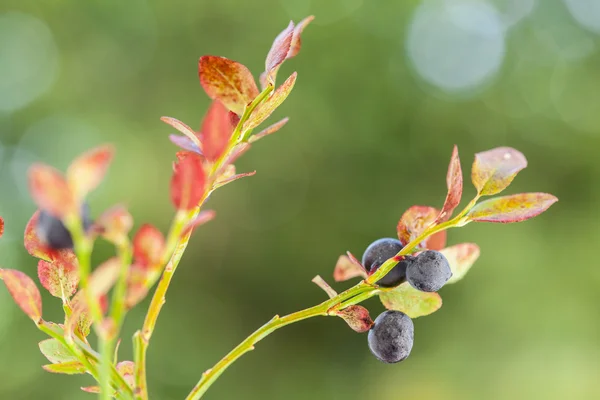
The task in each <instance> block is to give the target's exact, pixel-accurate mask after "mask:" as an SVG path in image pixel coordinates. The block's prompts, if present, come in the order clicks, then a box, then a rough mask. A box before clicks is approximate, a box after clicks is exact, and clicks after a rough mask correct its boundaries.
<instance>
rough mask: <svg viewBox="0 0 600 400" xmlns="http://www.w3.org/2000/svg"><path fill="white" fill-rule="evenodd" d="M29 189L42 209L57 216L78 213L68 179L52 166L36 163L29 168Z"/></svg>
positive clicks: (61, 216)
mask: <svg viewBox="0 0 600 400" xmlns="http://www.w3.org/2000/svg"><path fill="white" fill-rule="evenodd" d="M29 191H30V192H31V197H32V198H33V201H34V202H35V204H37V206H38V207H39V208H40V209H42V210H45V211H47V212H48V213H50V214H51V215H53V216H55V217H57V218H63V217H65V216H66V215H68V214H77V213H78V208H77V206H76V205H75V199H74V197H73V194H72V193H71V189H70V188H69V185H68V183H67V181H66V179H65V178H64V177H63V176H62V174H61V173H60V172H58V171H57V170H55V169H54V168H52V167H49V166H47V165H43V164H34V165H32V166H31V167H30V168H29Z"/></svg>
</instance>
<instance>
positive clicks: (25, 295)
mask: <svg viewBox="0 0 600 400" xmlns="http://www.w3.org/2000/svg"><path fill="white" fill-rule="evenodd" d="M0 279H2V280H3V281H4V284H5V285H6V288H7V289H8V292H9V293H10V295H11V296H12V298H13V299H14V300H15V302H16V303H17V305H18V306H19V307H20V308H21V310H23V312H24V313H25V314H27V316H28V317H29V318H31V319H32V320H33V321H34V322H36V323H37V322H38V321H39V320H40V319H41V318H42V296H41V295H40V291H39V290H38V288H37V286H35V283H34V282H33V280H32V279H31V278H30V277H28V276H27V275H25V274H24V273H23V272H21V271H17V270H14V269H0Z"/></svg>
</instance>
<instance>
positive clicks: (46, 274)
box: [38, 260, 79, 301]
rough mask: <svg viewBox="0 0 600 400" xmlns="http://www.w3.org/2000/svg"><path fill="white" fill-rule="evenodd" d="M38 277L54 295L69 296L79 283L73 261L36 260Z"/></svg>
mask: <svg viewBox="0 0 600 400" xmlns="http://www.w3.org/2000/svg"><path fill="white" fill-rule="evenodd" d="M38 278H39V279H40V283H41V284H42V286H43V287H44V288H45V289H46V290H48V292H50V294H51V295H52V296H54V297H58V298H60V299H63V301H64V300H66V299H69V298H71V296H72V295H73V294H75V292H76V291H77V286H78V285H79V267H78V265H77V264H75V263H61V262H48V261H44V260H40V261H38Z"/></svg>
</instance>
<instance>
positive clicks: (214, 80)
mask: <svg viewBox="0 0 600 400" xmlns="http://www.w3.org/2000/svg"><path fill="white" fill-rule="evenodd" d="M198 71H199V75H200V84H201V85H202V87H203V88H204V90H205V91H206V94H208V97H210V98H211V99H213V100H215V99H217V100H220V101H221V103H223V105H225V107H227V108H228V109H230V110H231V111H233V112H235V113H236V114H239V115H241V114H242V113H243V112H244V108H245V107H246V105H247V104H249V103H250V102H252V100H254V98H255V97H256V96H258V88H257V87H256V82H254V78H253V77H252V73H251V72H250V71H249V70H248V68H246V67H245V66H244V65H242V64H240V63H238V62H235V61H232V60H229V59H227V58H225V57H217V56H203V57H201V58H200V61H199V63H198Z"/></svg>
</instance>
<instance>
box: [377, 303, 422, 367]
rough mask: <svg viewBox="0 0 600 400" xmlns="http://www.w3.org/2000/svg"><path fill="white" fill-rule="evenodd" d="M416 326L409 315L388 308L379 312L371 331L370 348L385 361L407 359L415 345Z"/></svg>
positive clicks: (393, 361) (391, 361) (394, 361)
mask: <svg viewBox="0 0 600 400" xmlns="http://www.w3.org/2000/svg"><path fill="white" fill-rule="evenodd" d="M414 335H415V328H414V325H413V322H412V320H411V319H410V318H409V317H408V315H406V314H404V313H403V312H400V311H393V310H388V311H384V312H383V313H381V314H379V316H378V317H377V318H376V319H375V324H374V325H373V327H372V328H371V330H370V331H369V338H368V340H369V349H371V352H372V353H373V355H374V356H375V357H377V358H378V359H379V360H380V361H383V362H385V363H390V364H391V363H397V362H399V361H402V360H405V359H406V358H407V357H408V356H409V355H410V351H411V350H412V347H413V341H414Z"/></svg>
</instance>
